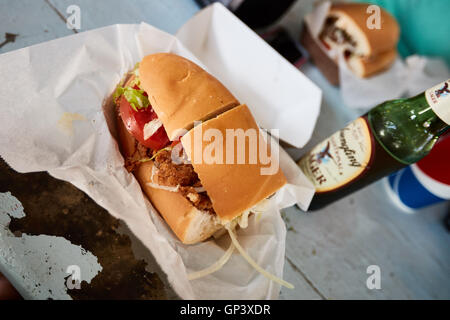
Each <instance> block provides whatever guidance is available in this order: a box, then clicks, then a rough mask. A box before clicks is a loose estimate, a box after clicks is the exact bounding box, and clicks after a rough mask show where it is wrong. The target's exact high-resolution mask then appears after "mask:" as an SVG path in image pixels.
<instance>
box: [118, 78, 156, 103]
mask: <svg viewBox="0 0 450 320" xmlns="http://www.w3.org/2000/svg"><path fill="white" fill-rule="evenodd" d="M140 83H141V82H140V80H139V77H135V79H134V80H133V81H132V82H131V83H130V84H129V86H127V87H122V86H121V85H119V86H117V88H116V91H115V92H114V95H113V98H114V101H115V102H117V100H118V99H119V98H120V97H121V96H122V95H123V96H124V97H125V99H127V101H128V102H129V103H130V105H131V107H132V108H133V109H134V110H135V111H138V110H140V109H145V108H147V107H148V106H149V105H150V102H149V101H148V98H147V97H146V96H145V95H144V90H138V89H134V88H133V87H134V86H138V87H139V85H140Z"/></svg>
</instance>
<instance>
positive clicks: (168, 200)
mask: <svg viewBox="0 0 450 320" xmlns="http://www.w3.org/2000/svg"><path fill="white" fill-rule="evenodd" d="M152 167H153V162H145V163H143V164H141V165H140V166H139V167H138V169H137V170H136V172H135V174H134V175H135V177H136V179H137V180H138V181H139V184H140V185H141V187H142V190H143V191H144V192H145V194H146V195H147V197H148V198H149V199H150V202H151V203H152V204H153V206H154V207H155V208H156V210H158V212H159V213H160V214H161V216H162V217H163V218H164V220H165V221H166V222H167V224H168V225H169V226H170V228H171V229H172V231H173V232H174V233H175V234H176V235H177V237H178V238H179V239H180V240H181V242H183V243H184V244H194V243H197V242H200V241H203V240H206V239H208V238H209V237H210V236H212V235H213V234H214V233H215V232H216V231H218V230H219V229H221V228H222V225H220V224H219V222H218V220H217V217H216V216H214V215H212V214H210V213H208V212H203V211H200V210H198V209H197V208H195V207H194V206H193V205H192V204H191V203H190V202H189V201H188V200H187V199H186V198H185V197H183V196H182V195H181V194H180V193H178V192H171V191H167V190H161V189H155V188H152V187H150V186H148V185H147V182H150V180H151V175H152Z"/></svg>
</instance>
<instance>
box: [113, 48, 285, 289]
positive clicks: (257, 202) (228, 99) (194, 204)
mask: <svg viewBox="0 0 450 320" xmlns="http://www.w3.org/2000/svg"><path fill="white" fill-rule="evenodd" d="M114 101H115V104H116V110H117V122H116V123H117V132H118V144H119V148H120V151H121V153H122V155H123V157H124V160H125V167H126V168H127V170H128V171H129V172H132V173H133V174H134V176H135V178H136V179H137V181H138V182H139V184H140V186H141V188H142V190H143V192H144V193H145V195H146V196H147V197H148V199H149V200H150V202H151V203H152V205H153V207H154V208H155V209H156V210H157V211H158V212H159V214H160V215H161V216H162V218H163V219H164V220H165V221H166V223H167V224H168V226H169V227H170V228H171V230H172V231H173V233H174V234H175V235H176V236H177V237H178V239H179V240H180V241H181V242H182V243H184V244H195V243H198V242H201V241H204V240H206V239H208V238H210V237H211V236H213V235H217V234H221V233H226V232H227V231H228V233H230V236H231V237H232V240H233V242H232V243H234V247H236V248H237V249H238V250H239V251H240V252H241V253H242V254H244V255H245V253H243V252H242V248H241V247H240V246H239V244H238V243H237V241H236V236H235V234H234V231H233V230H234V228H235V227H236V226H238V225H241V227H245V226H246V223H247V219H248V215H249V214H251V213H252V212H258V211H261V210H262V209H261V208H262V207H263V205H264V203H265V201H266V199H267V198H269V197H270V196H272V195H273V194H274V193H275V192H276V191H277V190H279V189H280V188H281V187H282V186H283V185H285V184H286V178H285V176H284V174H283V172H282V171H281V169H280V168H277V169H276V170H274V172H272V173H271V174H261V169H263V168H267V166H268V164H267V161H264V159H261V158H260V157H257V159H256V161H255V159H252V156H251V153H252V152H255V150H256V151H257V152H258V154H260V152H261V150H263V149H265V150H268V153H269V159H272V158H270V155H271V154H272V153H273V150H272V149H271V146H270V144H269V143H268V142H267V140H266V138H265V137H264V136H263V133H262V131H261V130H259V127H258V126H257V124H256V122H255V120H254V118H253V116H252V114H251V112H250V110H249V108H248V107H247V106H246V105H245V104H241V103H240V102H239V101H238V100H237V99H236V98H235V97H234V96H233V95H232V94H231V93H230V92H229V91H228V90H227V89H226V88H225V86H224V85H222V84H221V83H220V82H219V81H218V80H217V79H216V78H214V77H213V76H212V75H210V74H209V73H207V72H206V71H205V70H203V69H202V68H201V67H199V66H198V65H196V64H195V63H193V62H191V61H190V60H188V59H185V58H183V57H181V56H178V55H175V54H171V53H157V54H152V55H148V56H146V57H144V59H143V60H142V61H141V62H140V63H139V65H138V66H137V67H136V68H135V70H133V71H132V72H130V73H129V74H128V76H127V77H126V78H125V79H124V80H123V82H122V83H121V84H119V85H118V87H117V89H116V91H115V94H114ZM230 132H238V133H242V132H244V133H248V132H254V133H255V137H256V140H253V141H252V139H250V135H249V136H244V139H243V140H242V139H239V137H238V135H232V134H229V133H230ZM211 133H212V135H211ZM198 137H200V144H199V143H198ZM219 138H220V139H219ZM219 140H220V142H221V143H220V144H221V145H222V146H223V147H224V148H223V150H219V149H214V147H217V146H219V144H218V142H219ZM255 142H256V143H257V144H256V146H255ZM212 149H214V150H212ZM242 151H244V157H243V158H245V160H246V161H244V162H242V161H239V160H242V159H241V158H242V157H241V154H240V152H241V153H242ZM266 160H267V159H266ZM232 246H233V245H232ZM232 250H233V249H232V248H231V246H230V249H229V250H228V251H227V257H223V259H222V260H221V262H220V264H223V263H224V261H225V260H226V259H228V258H229V255H230V254H231V252H232ZM247 260H248V259H247ZM253 262H254V261H252V262H251V263H253ZM213 269H217V268H216V267H214V268H213ZM259 271H262V273H264V270H259ZM272 279H273V276H272ZM281 281H282V280H281Z"/></svg>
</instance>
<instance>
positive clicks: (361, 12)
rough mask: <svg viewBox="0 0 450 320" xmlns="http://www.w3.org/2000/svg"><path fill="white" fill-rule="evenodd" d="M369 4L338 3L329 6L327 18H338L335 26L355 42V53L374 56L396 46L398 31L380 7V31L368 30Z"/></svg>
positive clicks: (391, 19)
mask: <svg viewBox="0 0 450 320" xmlns="http://www.w3.org/2000/svg"><path fill="white" fill-rule="evenodd" d="M369 5H370V4H364V3H338V4H333V5H332V6H331V9H330V11H329V12H328V16H335V17H337V18H338V20H337V21H336V26H337V27H339V28H342V29H344V30H345V31H347V33H348V34H349V35H350V36H352V38H353V39H354V40H355V41H356V50H355V53H356V54H358V55H362V56H374V55H377V54H378V53H380V52H384V51H387V50H391V49H393V48H395V47H396V46H397V42H398V39H399V34H400V29H399V26H398V23H397V21H396V20H395V18H394V17H392V16H391V15H390V14H389V13H388V12H387V11H385V10H384V9H382V8H381V7H380V9H381V10H380V15H381V17H380V29H376V28H374V29H369V28H368V27H367V24H368V22H369V24H370V23H373V22H374V20H372V18H371V16H372V15H373V14H374V13H373V12H369V13H368V12H367V11H366V10H367V8H368V7H369Z"/></svg>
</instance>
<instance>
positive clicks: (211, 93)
mask: <svg viewBox="0 0 450 320" xmlns="http://www.w3.org/2000/svg"><path fill="white" fill-rule="evenodd" d="M139 78H140V80H141V88H142V89H143V90H145V91H146V92H147V94H148V97H149V101H150V103H151V105H152V107H153V109H154V110H155V112H156V114H157V115H158V118H159V119H160V120H161V122H162V123H163V125H164V128H165V129H166V132H167V135H168V136H169V139H170V140H175V138H176V137H177V136H178V135H179V134H180V129H181V130H182V129H188V130H189V129H191V128H192V127H193V124H194V121H202V120H206V119H210V118H212V117H214V116H216V115H217V114H220V113H222V112H223V111H226V110H228V109H230V108H232V107H234V106H236V105H238V104H239V102H238V101H237V99H236V98H235V97H234V96H233V95H232V94H231V93H230V92H229V91H228V90H227V88H225V87H224V86H223V85H222V84H221V83H220V82H219V81H218V80H217V79H216V78H214V77H213V76H212V75H210V74H209V73H207V72H206V71H205V70H203V69H202V68H200V67H199V66H198V65H196V64H195V63H193V62H191V61H189V60H187V59H185V58H183V57H180V56H177V55H175V54H171V53H157V54H152V55H148V56H146V57H145V58H144V59H143V60H142V61H141V63H140V66H139Z"/></svg>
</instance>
